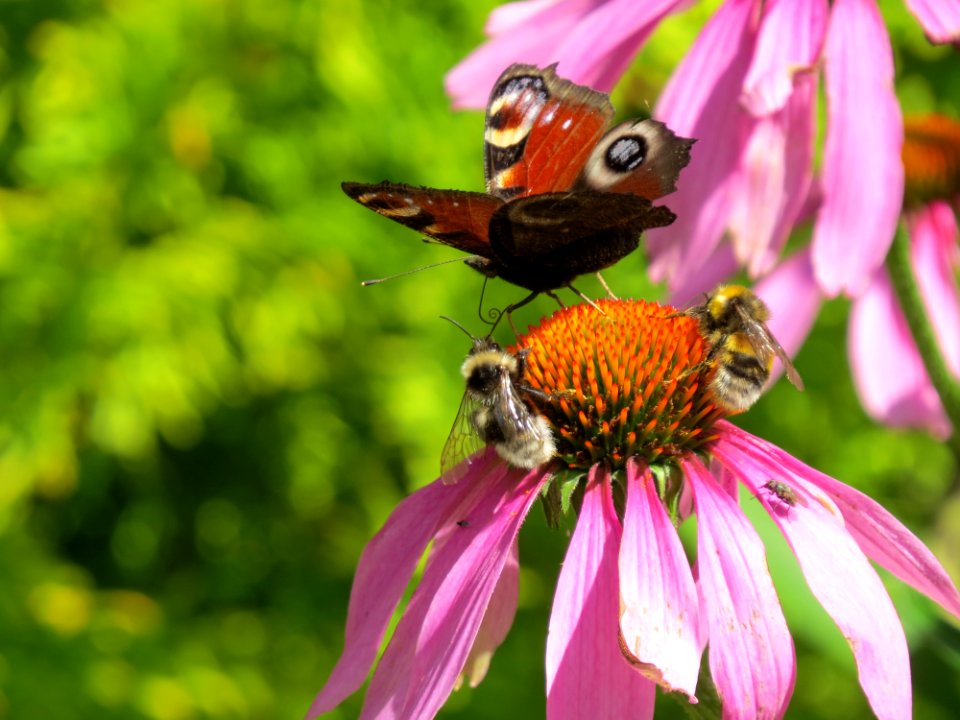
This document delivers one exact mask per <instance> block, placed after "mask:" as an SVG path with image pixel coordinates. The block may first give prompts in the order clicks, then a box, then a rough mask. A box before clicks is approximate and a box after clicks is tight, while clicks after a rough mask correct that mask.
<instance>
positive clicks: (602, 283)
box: [597, 273, 620, 300]
mask: <svg viewBox="0 0 960 720" xmlns="http://www.w3.org/2000/svg"><path fill="white" fill-rule="evenodd" d="M597 280H599V281H600V284H601V285H602V286H603V289H604V290H606V291H607V297H609V298H610V299H611V300H619V299H620V298H618V297H617V296H616V295H614V294H613V290H611V289H610V286H609V285H607V281H606V280H604V279H603V275H601V274H600V273H597Z"/></svg>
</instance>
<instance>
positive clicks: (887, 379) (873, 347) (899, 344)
mask: <svg viewBox="0 0 960 720" xmlns="http://www.w3.org/2000/svg"><path fill="white" fill-rule="evenodd" d="M847 342H848V351H849V353H850V367H851V369H852V370H853V382H854V386H855V387H856V389H857V395H858V396H859V397H860V403H861V404H862V405H863V408H864V410H866V411H867V414H869V415H870V417H872V418H874V419H875V420H878V421H879V422H882V423H885V424H887V425H890V426H893V427H922V428H925V429H926V430H927V431H928V432H930V433H931V434H932V435H935V436H936V437H939V438H946V437H948V436H949V435H950V422H949V420H947V416H946V414H945V413H944V411H943V405H942V404H941V403H940V396H939V395H937V391H936V390H935V389H934V387H933V385H932V384H931V383H930V378H929V376H928V375H927V371H926V368H925V367H924V365H923V360H922V359H921V357H920V353H919V352H917V347H916V344H915V343H914V341H913V335H912V334H911V333H910V328H909V327H908V326H907V321H906V319H905V318H904V317H903V311H902V310H901V309H900V305H899V304H898V303H897V301H896V298H895V297H894V295H893V289H892V288H891V286H890V279H889V277H888V276H887V273H886V271H885V270H880V271H878V272H877V274H876V277H875V278H874V281H873V283H872V284H871V285H870V287H869V288H868V289H867V291H866V292H865V293H864V294H863V295H861V296H860V297H859V298H857V300H856V301H855V302H854V303H853V307H852V308H851V310H850V326H849V332H848V337H847Z"/></svg>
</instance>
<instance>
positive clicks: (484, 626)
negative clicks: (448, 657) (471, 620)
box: [456, 542, 520, 687]
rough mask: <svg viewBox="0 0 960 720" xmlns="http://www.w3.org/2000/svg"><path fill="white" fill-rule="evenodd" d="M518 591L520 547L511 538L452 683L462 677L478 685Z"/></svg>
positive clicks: (508, 623) (510, 618)
mask: <svg viewBox="0 0 960 720" xmlns="http://www.w3.org/2000/svg"><path fill="white" fill-rule="evenodd" d="M519 591H520V547H519V545H518V544H517V543H516V542H514V543H513V548H512V549H511V551H510V555H509V557H508V558H507V562H506V563H504V566H503V572H501V573H500V579H499V580H498V581H497V586H496V587H495V588H494V590H493V597H491V598H490V604H489V605H488V606H487V612H486V613H484V616H483V622H482V623H480V629H479V630H478V631H477V639H476V640H474V641H473V647H472V648H470V655H469V656H467V662H466V664H465V665H464V667H463V672H462V673H461V675H460V677H459V678H458V679H457V683H456V686H457V687H459V685H460V684H461V682H463V681H464V680H466V682H467V684H468V685H469V686H470V687H476V686H477V685H479V684H480V683H481V682H482V681H483V678H485V677H486V676H487V670H488V669H489V668H490V660H491V659H492V658H493V653H494V652H496V650H497V648H498V647H500V645H501V643H503V641H504V640H505V639H506V637H507V633H508V632H510V626H511V625H513V618H514V616H515V615H516V614H517V595H518V594H519Z"/></svg>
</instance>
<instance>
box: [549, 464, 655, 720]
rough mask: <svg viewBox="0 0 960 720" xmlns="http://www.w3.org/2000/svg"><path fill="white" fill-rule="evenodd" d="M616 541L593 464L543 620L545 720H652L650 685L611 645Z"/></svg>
mask: <svg viewBox="0 0 960 720" xmlns="http://www.w3.org/2000/svg"><path fill="white" fill-rule="evenodd" d="M620 535H621V529H620V521H619V520H618V519H617V512H616V510H615V508H614V506H613V497H612V495H611V492H610V476H609V474H608V473H607V471H606V470H604V469H603V468H602V467H601V466H599V465H595V466H594V467H593V468H592V469H591V470H590V476H589V479H588V481H587V490H586V493H585V494H584V498H583V506H582V508H581V510H580V517H579V518H578V519H577V527H576V529H575V530H574V532H573V537H572V538H571V539H570V545H569V546H568V548H567V556H566V558H565V560H564V562H563V568H562V569H561V570H560V578H559V579H558V581H557V590H556V595H555V596H554V599H553V611H552V612H551V614H550V630H549V634H548V635H547V718H548V720H568V719H569V720H597V719H598V718H627V717H629V718H652V717H653V705H654V694H655V688H656V685H654V684H653V683H652V682H650V681H649V680H647V679H646V678H644V677H643V676H642V675H640V674H639V673H637V672H636V671H634V670H633V668H631V667H630V665H629V664H628V663H627V661H626V660H625V659H624V657H623V655H622V654H621V652H620V649H619V647H618V646H617V632H618V621H617V620H618V615H619V608H618V596H619V593H618V589H617V552H618V546H619V545H620Z"/></svg>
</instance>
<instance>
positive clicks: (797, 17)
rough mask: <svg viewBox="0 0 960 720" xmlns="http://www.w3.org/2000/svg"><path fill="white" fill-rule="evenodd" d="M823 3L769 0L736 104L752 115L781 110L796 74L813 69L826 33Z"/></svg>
mask: <svg viewBox="0 0 960 720" xmlns="http://www.w3.org/2000/svg"><path fill="white" fill-rule="evenodd" d="M828 10H829V7H828V5H827V2H826V0H772V1H771V2H767V3H765V5H764V11H763V22H762V24H761V25H760V35H759V37H758V38H757V51H756V53H755V54H754V56H753V61H752V62H751V64H750V70H749V71H748V72H747V76H746V79H745V80H744V82H743V95H742V96H741V99H740V101H741V102H742V103H743V105H744V107H746V108H747V110H749V111H750V112H751V113H753V114H754V115H756V116H758V117H759V116H762V115H771V114H773V113H775V112H777V111H779V110H782V109H783V108H784V107H785V106H786V104H787V100H789V99H790V96H791V95H792V94H793V84H794V80H795V78H796V74H797V73H799V72H807V71H811V70H813V67H814V64H815V63H816V62H817V58H818V57H819V55H820V50H821V48H822V47H823V39H824V36H825V35H826V30H827V12H828Z"/></svg>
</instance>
